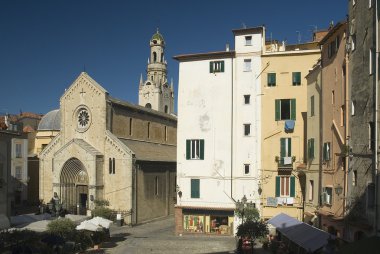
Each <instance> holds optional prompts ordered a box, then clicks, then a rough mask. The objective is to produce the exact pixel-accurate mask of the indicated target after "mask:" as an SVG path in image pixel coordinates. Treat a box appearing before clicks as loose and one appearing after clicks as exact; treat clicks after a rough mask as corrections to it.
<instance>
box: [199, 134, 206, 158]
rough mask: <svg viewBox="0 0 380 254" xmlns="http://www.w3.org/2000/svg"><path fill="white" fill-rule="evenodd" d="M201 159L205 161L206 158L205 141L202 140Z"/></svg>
mask: <svg viewBox="0 0 380 254" xmlns="http://www.w3.org/2000/svg"><path fill="white" fill-rule="evenodd" d="M199 157H200V159H201V160H203V159H204V158H205V140H204V139H201V140H200V155H199Z"/></svg>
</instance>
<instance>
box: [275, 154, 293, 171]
mask: <svg viewBox="0 0 380 254" xmlns="http://www.w3.org/2000/svg"><path fill="white" fill-rule="evenodd" d="M294 161H295V157H294V156H293V157H276V162H277V164H278V167H279V168H289V169H293V163H294Z"/></svg>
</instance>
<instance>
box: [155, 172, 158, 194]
mask: <svg viewBox="0 0 380 254" xmlns="http://www.w3.org/2000/svg"><path fill="white" fill-rule="evenodd" d="M154 194H155V195H156V196H158V176H156V177H155V179H154Z"/></svg>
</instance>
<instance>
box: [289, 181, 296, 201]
mask: <svg viewBox="0 0 380 254" xmlns="http://www.w3.org/2000/svg"><path fill="white" fill-rule="evenodd" d="M295 194H296V179H295V177H294V176H291V177H290V196H291V197H293V198H294V197H295Z"/></svg>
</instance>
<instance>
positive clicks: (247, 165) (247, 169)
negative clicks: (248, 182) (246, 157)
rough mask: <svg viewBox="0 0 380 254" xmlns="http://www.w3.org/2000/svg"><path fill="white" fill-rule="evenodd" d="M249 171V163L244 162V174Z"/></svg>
mask: <svg viewBox="0 0 380 254" xmlns="http://www.w3.org/2000/svg"><path fill="white" fill-rule="evenodd" d="M249 172H250V165H249V164H244V174H245V175H248V174H249Z"/></svg>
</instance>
